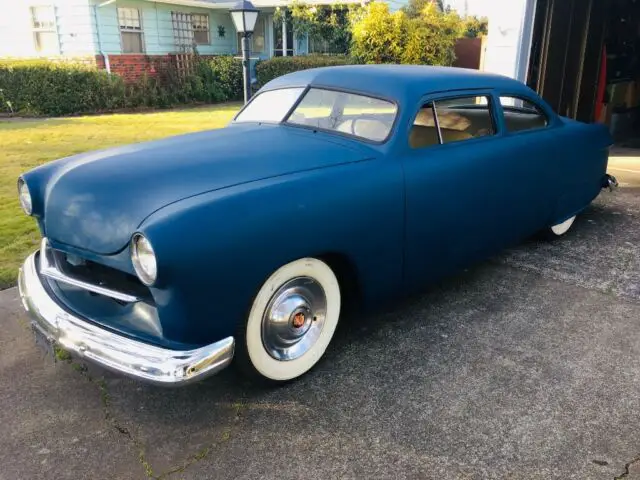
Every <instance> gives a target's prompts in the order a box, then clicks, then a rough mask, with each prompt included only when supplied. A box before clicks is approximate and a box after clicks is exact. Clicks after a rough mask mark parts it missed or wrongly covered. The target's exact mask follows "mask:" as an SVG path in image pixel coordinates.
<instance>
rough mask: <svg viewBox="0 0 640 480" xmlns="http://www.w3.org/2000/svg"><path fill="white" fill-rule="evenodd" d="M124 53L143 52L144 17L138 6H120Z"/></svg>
mask: <svg viewBox="0 0 640 480" xmlns="http://www.w3.org/2000/svg"><path fill="white" fill-rule="evenodd" d="M118 24H119V25H120V39H121V41H122V53H143V52H144V42H143V40H142V19H141V17H140V10H138V9H137V8H123V7H119V8H118Z"/></svg>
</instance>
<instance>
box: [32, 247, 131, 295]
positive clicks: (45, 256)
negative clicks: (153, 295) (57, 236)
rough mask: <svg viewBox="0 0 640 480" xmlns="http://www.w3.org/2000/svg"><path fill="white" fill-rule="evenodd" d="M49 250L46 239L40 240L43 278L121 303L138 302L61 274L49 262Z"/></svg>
mask: <svg viewBox="0 0 640 480" xmlns="http://www.w3.org/2000/svg"><path fill="white" fill-rule="evenodd" d="M50 251H51V249H50V248H49V242H48V241H47V239H46V238H43V239H42V242H41V244H40V273H41V274H42V275H44V276H45V277H49V278H51V279H53V280H56V281H58V282H62V283H66V284H67V285H72V286H74V287H78V288H83V289H85V290H88V291H90V292H93V293H98V294H100V295H104V296H107V297H111V298H115V299H116V300H121V301H123V302H128V303H133V302H139V301H140V300H141V299H140V298H139V297H136V296H135V295H129V294H128V293H124V292H118V291H117V290H112V289H110V288H105V287H101V286H100V285H94V284H93V283H88V282H84V281H82V280H80V279H77V278H73V277H71V276H69V275H67V274H66V273H64V272H61V271H60V270H59V269H58V267H56V265H55V263H54V262H52V261H50V260H49V254H50Z"/></svg>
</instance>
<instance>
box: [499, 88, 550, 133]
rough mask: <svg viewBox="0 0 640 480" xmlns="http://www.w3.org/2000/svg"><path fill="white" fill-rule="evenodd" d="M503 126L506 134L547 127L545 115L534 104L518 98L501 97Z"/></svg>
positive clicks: (547, 121) (547, 120)
mask: <svg viewBox="0 0 640 480" xmlns="http://www.w3.org/2000/svg"><path fill="white" fill-rule="evenodd" d="M500 104H501V105H502V110H503V111H504V124H505V127H506V129H507V131H508V132H522V131H525V130H534V129H537V128H544V127H546V126H547V125H549V119H548V118H547V115H546V114H545V113H544V112H543V111H542V109H541V108H540V107H538V106H537V105H536V104H535V103H533V102H530V101H529V100H525V99H523V98H518V97H510V96H501V97H500Z"/></svg>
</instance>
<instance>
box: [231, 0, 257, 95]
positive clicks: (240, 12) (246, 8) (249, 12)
mask: <svg viewBox="0 0 640 480" xmlns="http://www.w3.org/2000/svg"><path fill="white" fill-rule="evenodd" d="M229 13H231V18H232V19H233V24H234V25H235V27H236V31H237V32H238V33H240V34H242V66H243V69H242V71H243V77H244V103H247V102H248V101H249V98H251V72H250V70H249V66H250V65H249V54H250V51H249V37H250V36H251V34H252V33H253V30H254V28H255V27H256V20H258V9H257V8H256V7H254V6H253V3H251V2H250V1H249V0H240V1H239V2H238V3H236V4H235V5H234V6H233V8H232V9H231V10H229Z"/></svg>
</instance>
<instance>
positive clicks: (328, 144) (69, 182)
mask: <svg viewBox="0 0 640 480" xmlns="http://www.w3.org/2000/svg"><path fill="white" fill-rule="evenodd" d="M371 153H372V150H371V149H370V148H369V147H366V146H365V145H363V144H359V143H358V142H355V141H352V140H349V139H341V138H336V137H335V136H330V135H327V134H322V133H318V134H316V133H314V132H313V131H310V130H304V129H299V128H295V127H287V126H280V125H256V124H253V125H232V126H230V127H227V128H223V129H219V130H211V131H205V132H200V133H195V134H189V135H182V136H178V137H172V138H168V139H164V140H160V141H154V142H148V143H140V144H134V145H127V146H123V147H119V148H114V149H109V150H103V151H96V152H90V153H86V154H81V155H77V156H74V157H69V158H66V159H63V160H60V161H58V162H55V163H56V165H55V166H53V167H48V168H46V169H43V171H44V172H48V175H49V177H48V178H47V179H46V180H45V181H43V180H42V179H37V178H36V179H34V182H33V183H34V184H35V185H38V184H42V186H43V188H42V189H41V196H42V198H41V199H36V202H38V200H40V201H41V203H42V206H43V214H44V215H43V222H44V224H43V226H44V230H45V234H46V235H47V236H48V237H49V238H50V239H52V240H54V241H56V242H59V243H64V244H67V245H71V246H74V247H77V248H81V249H83V250H89V251H92V252H95V253H98V254H111V253H115V252H118V251H119V250H121V249H122V248H124V247H125V246H126V245H127V243H128V242H129V239H130V238H131V235H132V233H133V232H135V230H136V229H137V228H138V226H139V225H140V224H141V223H142V221H143V220H144V219H145V218H146V217H148V216H149V215H150V214H152V213H153V212H155V211H156V210H158V209H160V208H162V207H164V206H166V205H169V204H171V203H173V202H177V201H179V200H182V199H184V198H187V197H190V196H194V195H198V194H201V193H204V192H208V191H212V190H217V189H221V188H225V187H230V186H233V185H238V184H241V183H246V182H251V181H255V180H260V179H265V178H269V177H274V176H279V175H285V174H289V173H295V172H299V171H303V170H309V169H316V168H323V167H327V166H331V165H336V164H339V163H345V162H350V161H357V160H361V159H363V158H365V157H366V156H367V155H368V156H371ZM25 178H26V180H27V183H28V184H29V183H30V179H29V176H25Z"/></svg>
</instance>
